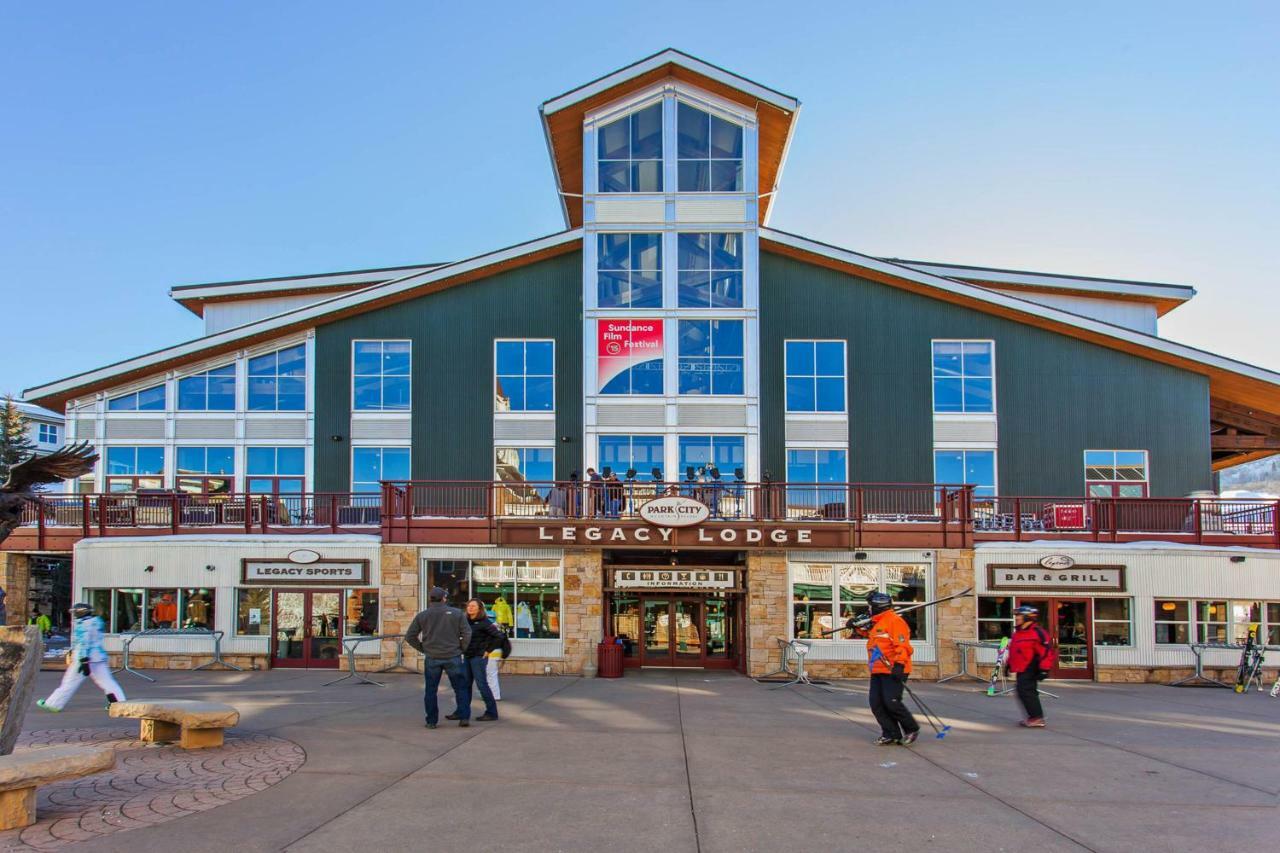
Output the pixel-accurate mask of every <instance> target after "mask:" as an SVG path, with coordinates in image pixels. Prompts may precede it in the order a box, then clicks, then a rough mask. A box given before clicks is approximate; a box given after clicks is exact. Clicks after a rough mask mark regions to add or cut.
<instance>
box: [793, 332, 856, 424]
mask: <svg viewBox="0 0 1280 853" xmlns="http://www.w3.org/2000/svg"><path fill="white" fill-rule="evenodd" d="M787 344H815V345H816V344H840V369H841V371H842V373H841V376H840V381H841V382H843V383H844V406H842V407H841V408H840V409H839V410H835V409H832V410H826V409H818V408H813V409H793V408H791V404H790V402H788V400H787V380H788V379H792V378H796V379H814V380H816V379H818V378H819V377H820V376H821V377H822V378H824V379H830V378H831V377H829V376H826V375H825V374H819V373H817V370H818V366H817V361H816V359H817V351H816V348H815V351H814V352H815V354H814V358H815V361H814V367H813V369H814V371H815V372H814V374H813V376H807V375H806V376H802V375H801V374H799V373H796V374H792V372H791V365H790V364H789V363H788V358H787ZM817 403H818V398H817V387H816V385H815V388H814V406H815V407H816V406H817ZM782 405H783V407H784V411H785V412H786V413H787V414H789V415H831V416H833V417H834V416H836V415H848V414H849V342H848V341H846V340H845V339H844V338H784V339H783V341H782Z"/></svg>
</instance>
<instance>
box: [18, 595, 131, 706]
mask: <svg viewBox="0 0 1280 853" xmlns="http://www.w3.org/2000/svg"><path fill="white" fill-rule="evenodd" d="M71 618H72V619H74V620H75V624H74V625H73V626H72V628H71V653H70V654H69V655H68V658H69V659H68V661H67V671H66V672H65V673H63V675H62V683H61V684H59V685H58V689H57V690H55V691H53V693H51V694H50V695H49V698H48V699H41V700H40V701H38V702H36V705H37V706H39V707H40V708H43V709H44V710H46V711H50V712H52V713H55V714H56V713H57V712H59V711H61V710H62V709H63V708H65V707H66V705H67V703H68V702H70V701H71V697H72V696H74V695H75V693H76V691H77V690H78V689H80V685H81V684H83V683H84V680H85V678H92V679H93V683H94V684H96V685H98V687H99V689H101V690H102V692H103V693H105V694H107V707H110V706H111V703H112V702H123V701H124V699H125V695H124V691H123V690H121V689H120V685H119V684H118V683H117V682H116V679H115V676H113V675H112V674H111V664H110V663H108V662H107V650H106V649H104V648H103V647H102V633H103V630H102V629H103V624H102V620H101V619H99V618H98V617H97V616H94V615H93V608H92V607H90V606H89V605H87V604H85V603H83V602H81V603H79V604H75V605H73V606H72V607H71Z"/></svg>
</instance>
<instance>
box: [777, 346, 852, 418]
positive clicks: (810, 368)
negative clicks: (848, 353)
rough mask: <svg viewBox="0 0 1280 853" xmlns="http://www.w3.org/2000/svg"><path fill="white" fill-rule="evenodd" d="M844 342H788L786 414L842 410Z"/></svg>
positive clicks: (785, 368)
mask: <svg viewBox="0 0 1280 853" xmlns="http://www.w3.org/2000/svg"><path fill="white" fill-rule="evenodd" d="M844 351H845V342H844V341H787V342H786V345H785V356H786V358H785V361H786V364H785V366H784V368H783V369H784V370H785V372H786V391H787V411H788V412H843V411H844V410H845V366H844Z"/></svg>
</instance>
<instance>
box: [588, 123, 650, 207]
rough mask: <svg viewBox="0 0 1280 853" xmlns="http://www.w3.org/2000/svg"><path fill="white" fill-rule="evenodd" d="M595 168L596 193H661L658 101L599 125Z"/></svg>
mask: <svg viewBox="0 0 1280 853" xmlns="http://www.w3.org/2000/svg"><path fill="white" fill-rule="evenodd" d="M596 167H597V170H598V172H599V179H598V184H597V189H598V191H599V192H602V193H656V192H662V104H661V102H659V103H656V104H652V105H650V106H647V107H645V108H644V109H640V110H636V111H635V112H633V113H631V114H630V115H626V116H623V117H622V118H620V119H617V120H616V121H612V122H609V123H608V124H605V125H601V126H600V127H599V128H598V129H597V130H596Z"/></svg>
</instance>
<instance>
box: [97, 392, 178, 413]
mask: <svg viewBox="0 0 1280 853" xmlns="http://www.w3.org/2000/svg"><path fill="white" fill-rule="evenodd" d="M107 411H109V412H163V411H164V386H163V385H156V386H155V387H153V388H145V389H143V390H141V391H135V392H133V393H132V394H123V395H121V396H119V397H112V398H111V399H110V400H108V401H107Z"/></svg>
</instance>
